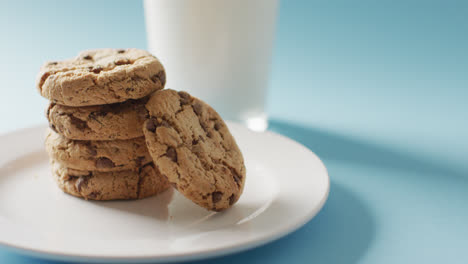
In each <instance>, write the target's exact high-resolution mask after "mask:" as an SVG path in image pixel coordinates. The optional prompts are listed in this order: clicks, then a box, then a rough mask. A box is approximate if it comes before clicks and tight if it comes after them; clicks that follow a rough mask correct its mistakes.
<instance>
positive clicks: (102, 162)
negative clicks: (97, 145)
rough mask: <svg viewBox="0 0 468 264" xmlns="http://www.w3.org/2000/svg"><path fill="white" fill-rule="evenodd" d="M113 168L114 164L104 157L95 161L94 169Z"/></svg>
mask: <svg viewBox="0 0 468 264" xmlns="http://www.w3.org/2000/svg"><path fill="white" fill-rule="evenodd" d="M114 167H115V164H114V162H113V161H112V160H110V159H108V158H106V157H100V158H98V159H97V160H96V168H98V169H109V168H114Z"/></svg>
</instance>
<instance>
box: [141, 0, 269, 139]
mask: <svg viewBox="0 0 468 264" xmlns="http://www.w3.org/2000/svg"><path fill="white" fill-rule="evenodd" d="M144 5H145V17H146V29H147V35H148V43H149V49H150V51H151V52H152V53H153V54H155V55H156V56H157V57H158V58H159V59H160V60H161V62H162V63H163V65H164V67H165V68H166V74H167V84H166V87H168V88H171V89H175V90H184V91H187V92H189V93H191V94H192V95H194V96H196V97H198V98H200V99H202V100H203V101H205V102H207V103H208V104H210V105H211V106H213V108H215V109H216V111H218V113H220V114H221V116H222V117H223V118H224V119H228V120H234V121H238V122H242V123H244V124H245V125H247V126H248V127H249V128H251V129H253V130H256V131H263V130H265V129H266V128H267V126H268V122H267V115H266V112H265V99H266V90H267V86H268V81H269V72H270V65H271V54H272V44H273V38H274V32H275V20H276V12H277V8H278V0H145V2H144Z"/></svg>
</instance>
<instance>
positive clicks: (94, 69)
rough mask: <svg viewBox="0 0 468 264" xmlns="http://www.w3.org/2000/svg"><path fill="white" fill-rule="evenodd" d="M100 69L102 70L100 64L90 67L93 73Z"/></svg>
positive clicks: (98, 71)
mask: <svg viewBox="0 0 468 264" xmlns="http://www.w3.org/2000/svg"><path fill="white" fill-rule="evenodd" d="M102 70H103V69H102V67H101V66H96V67H94V68H91V71H92V72H94V73H96V74H98V73H100V72H101V71H102Z"/></svg>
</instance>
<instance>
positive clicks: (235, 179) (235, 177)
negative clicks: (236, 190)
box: [229, 167, 242, 186]
mask: <svg viewBox="0 0 468 264" xmlns="http://www.w3.org/2000/svg"><path fill="white" fill-rule="evenodd" d="M229 169H230V170H231V174H232V177H233V178H234V181H235V182H236V183H237V186H240V182H241V180H242V177H241V176H240V175H239V174H238V173H237V172H236V171H235V170H234V169H233V168H231V167H230V168H229Z"/></svg>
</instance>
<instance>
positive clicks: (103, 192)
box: [51, 160, 170, 200]
mask: <svg viewBox="0 0 468 264" xmlns="http://www.w3.org/2000/svg"><path fill="white" fill-rule="evenodd" d="M51 165H52V174H53V176H54V179H55V181H56V183H57V185H58V186H59V188H60V189H62V190H63V191H64V192H66V193H68V194H71V195H73V196H77V197H82V198H85V199H87V200H88V199H89V200H128V199H142V198H146V197H149V196H153V195H156V194H159V193H161V192H163V191H165V190H167V189H168V188H169V187H170V185H169V183H168V182H167V180H166V179H165V178H164V177H162V176H161V174H160V173H159V171H158V170H157V169H156V168H155V166H154V164H152V163H149V164H147V165H144V166H142V167H140V168H137V169H134V170H123V171H114V172H96V171H86V170H75V169H70V168H67V167H66V166H64V165H63V164H60V163H59V162H57V161H54V160H52V161H51Z"/></svg>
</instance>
